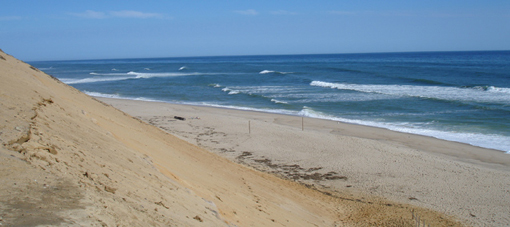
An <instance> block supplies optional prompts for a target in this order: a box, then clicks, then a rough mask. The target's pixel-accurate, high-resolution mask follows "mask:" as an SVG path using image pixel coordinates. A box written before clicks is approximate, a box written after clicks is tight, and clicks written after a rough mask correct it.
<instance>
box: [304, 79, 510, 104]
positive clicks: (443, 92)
mask: <svg viewBox="0 0 510 227" xmlns="http://www.w3.org/2000/svg"><path fill="white" fill-rule="evenodd" d="M310 86H316V87H325V88H333V89H339V90H351V91H358V92H365V93H377V94H384V95H390V96H400V97H418V98H430V99H440V100H449V101H472V102H496V103H502V104H508V103H510V88H496V87H492V86H489V87H488V88H486V89H481V88H480V87H478V88H477V87H474V88H466V87H464V88H460V87H446V86H416V85H379V84H347V83H331V82H324V81H312V82H311V83H310ZM494 93H498V94H497V95H496V94H494Z"/></svg>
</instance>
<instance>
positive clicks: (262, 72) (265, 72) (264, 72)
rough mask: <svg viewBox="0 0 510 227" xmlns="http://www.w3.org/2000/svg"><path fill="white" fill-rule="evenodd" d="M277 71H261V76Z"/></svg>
mask: <svg viewBox="0 0 510 227" xmlns="http://www.w3.org/2000/svg"><path fill="white" fill-rule="evenodd" d="M274 72H275V71H271V70H262V71H260V72H259V73H260V74H268V73H274Z"/></svg>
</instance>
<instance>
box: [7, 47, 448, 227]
mask: <svg viewBox="0 0 510 227" xmlns="http://www.w3.org/2000/svg"><path fill="white" fill-rule="evenodd" d="M0 56H1V58H0V81H1V83H0V142H1V144H2V146H1V147H0V180H1V183H0V192H1V193H0V223H2V224H3V225H6V226H10V225H38V224H41V225H64V226H68V225H85V226H89V225H90V226H98V225H103V226H113V225H120V226H174V225H175V226H229V225H230V226H231V225H236V226H271V225H273V226H277V225H282V226H311V225H318V226H334V225H346V226H369V225H386V226H387V225H397V224H409V225H410V224H411V223H413V220H412V219H411V218H410V217H411V212H410V211H411V210H412V209H415V212H419V213H421V216H422V217H425V218H427V220H431V222H432V221H435V223H436V224H437V225H457V224H458V223H456V222H453V221H450V220H449V219H448V218H446V217H445V216H443V215H441V214H439V213H436V212H433V211H429V210H425V209H420V208H416V207H411V206H408V205H405V204H398V203H391V202H388V201H384V200H379V199H368V198H361V197H352V198H345V197H340V196H334V195H332V194H331V193H324V192H319V191H317V190H313V189H310V188H307V187H305V186H303V185H300V184H297V183H294V182H290V181H286V180H282V179H279V178H277V177H274V176H272V175H268V174H264V173H260V172H257V171H254V170H253V169H250V168H246V167H243V166H241V165H238V164H235V163H232V162H230V161H228V160H226V159H224V158H221V157H219V156H217V155H214V154H212V153H210V152H208V151H205V150H203V149H201V148H198V147H196V146H194V145H191V144H189V143H187V142H184V141H182V140H179V139H177V138H176V137H174V136H172V135H169V134H167V133H165V132H163V131H161V130H159V129H158V128H156V127H153V126H150V125H148V124H145V123H143V122H141V121H139V120H137V119H134V118H132V117H131V116H129V115H127V114H124V113H123V112H120V111H118V110H117V109H115V108H113V107H110V106H108V105H105V104H103V103H101V102H99V101H97V100H94V99H92V98H90V97H89V96H87V95H85V94H83V93H81V92H79V91H77V90H75V89H74V88H72V87H69V86H67V85H65V84H63V83H61V82H59V81H58V80H55V79H54V78H52V77H50V76H48V75H46V74H44V73H42V72H40V71H39V70H37V69H36V68H33V67H31V66H29V65H27V64H25V63H23V62H21V61H19V60H17V59H15V58H13V57H11V56H9V55H7V54H5V53H3V52H0ZM432 224H434V222H432Z"/></svg>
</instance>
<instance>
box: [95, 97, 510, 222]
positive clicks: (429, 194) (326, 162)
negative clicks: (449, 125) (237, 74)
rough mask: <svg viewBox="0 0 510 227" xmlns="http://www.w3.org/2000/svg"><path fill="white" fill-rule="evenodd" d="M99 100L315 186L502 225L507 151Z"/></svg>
mask: <svg viewBox="0 0 510 227" xmlns="http://www.w3.org/2000/svg"><path fill="white" fill-rule="evenodd" d="M100 100H101V101H104V102H105V103H108V104H111V105H113V106H114V107H116V108H118V109H120V110H122V111H125V112H126V113H128V114H130V115H132V116H135V117H137V118H139V119H141V120H143V121H146V122H148V123H150V124H153V125H155V126H157V127H159V128H161V129H163V130H165V131H167V132H169V133H171V134H173V135H177V136H178V137H179V138H181V139H183V140H186V141H188V142H190V143H193V144H195V145H198V146H200V147H203V148H205V149H207V150H210V151H213V152H214V153H216V154H218V155H220V156H223V157H227V158H228V159H230V160H231V161H234V162H237V163H242V164H246V165H249V166H252V167H254V168H256V169H258V170H262V171H265V172H269V173H273V174H276V175H278V176H281V177H283V178H287V179H292V180H296V181H298V182H302V183H304V184H307V185H314V186H315V187H317V188H320V189H321V190H324V191H335V192H336V193H339V194H340V195H341V196H346V197H348V196H352V195H354V194H358V193H361V194H362V195H373V196H378V197H382V198H386V199H390V200H392V201H398V202H400V203H409V204H412V205H416V206H419V207H426V208H430V209H433V210H436V211H439V212H444V213H445V214H448V215H451V216H454V217H457V218H459V219H460V220H462V221H463V222H465V223H468V224H471V225H474V226H505V225H508V224H510V219H509V218H508V214H509V213H510V190H509V188H510V172H509V170H510V156H509V155H507V154H504V153H503V152H501V151H496V150H489V149H484V148H479V147H474V146H470V145H467V144H461V143H456V142H449V141H444V140H438V139H435V138H430V137H424V136H418V135H412V134H405V133H398V132H393V131H389V130H386V129H380V128H374V127H366V126H360V125H353V124H345V123H340V122H332V121H328V120H320V119H312V118H304V119H303V118H301V117H298V116H288V115H278V114H268V113H260V112H251V111H240V110H232V109H222V108H211V107H200V106H187V105H176V104H168V103H157V102H143V101H132V100H120V99H106V98H101V99H100ZM174 116H179V117H183V118H186V120H184V121H182V120H177V119H175V118H174Z"/></svg>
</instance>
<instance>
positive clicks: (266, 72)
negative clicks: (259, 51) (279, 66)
mask: <svg viewBox="0 0 510 227" xmlns="http://www.w3.org/2000/svg"><path fill="white" fill-rule="evenodd" d="M269 73H276V74H290V73H292V72H278V71H273V70H262V71H260V72H259V74H269Z"/></svg>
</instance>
